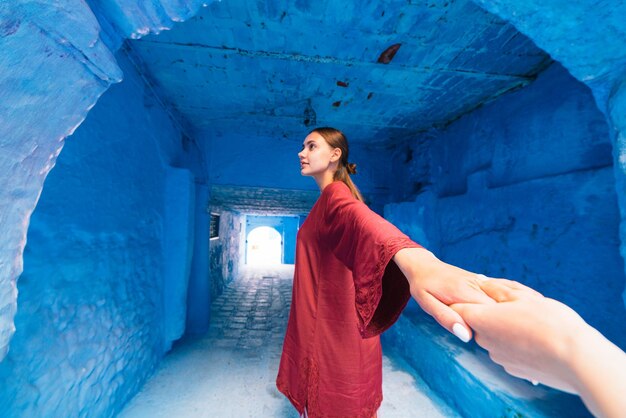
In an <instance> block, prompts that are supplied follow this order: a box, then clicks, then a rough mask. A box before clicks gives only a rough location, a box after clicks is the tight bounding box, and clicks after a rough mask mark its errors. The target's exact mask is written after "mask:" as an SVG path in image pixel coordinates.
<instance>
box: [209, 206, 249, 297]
mask: <svg viewBox="0 0 626 418" xmlns="http://www.w3.org/2000/svg"><path fill="white" fill-rule="evenodd" d="M211 213H217V214H219V215H220V226H219V229H220V235H219V237H217V238H213V239H211V241H210V244H209V247H210V262H211V267H210V271H211V298H212V299H215V298H216V297H217V296H219V295H221V294H222V292H223V291H224V287H225V286H227V285H228V284H229V283H230V282H231V281H232V280H233V279H234V278H235V277H237V274H238V273H239V267H240V265H241V263H243V261H244V260H245V258H244V256H245V244H244V241H245V239H244V230H245V228H244V223H245V216H244V215H242V214H240V213H238V212H233V211H229V210H225V209H222V208H212V209H211Z"/></svg>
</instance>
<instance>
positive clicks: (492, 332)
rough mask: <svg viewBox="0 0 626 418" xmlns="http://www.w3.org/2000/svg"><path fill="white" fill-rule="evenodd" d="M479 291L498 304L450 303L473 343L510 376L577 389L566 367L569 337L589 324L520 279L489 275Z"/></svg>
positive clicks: (571, 343)
mask: <svg viewBox="0 0 626 418" xmlns="http://www.w3.org/2000/svg"><path fill="white" fill-rule="evenodd" d="M480 287H481V289H482V290H483V291H484V292H485V293H486V294H487V295H489V296H490V297H492V298H493V299H494V300H496V301H497V302H499V303H497V304H490V305H478V304H467V303H461V304H454V305H451V308H452V309H454V310H455V311H456V312H457V313H459V314H460V315H461V316H462V317H463V318H464V319H465V321H466V322H467V323H468V324H469V325H470V327H472V329H473V330H474V332H475V339H476V342H477V343H478V345H480V346H481V347H483V348H485V349H486V350H487V351H489V356H490V357H491V359H492V360H493V361H494V362H496V363H498V364H500V365H502V366H503V367H504V369H505V370H506V371H507V372H508V373H509V374H511V375H513V376H517V377H521V378H524V379H528V380H531V381H539V382H541V383H544V384H546V385H549V386H552V387H555V388H558V389H561V390H564V391H567V392H572V393H576V392H577V389H576V388H575V387H574V382H575V378H574V376H572V372H571V365H570V364H569V361H570V358H571V357H572V353H570V350H572V348H573V347H575V346H576V344H574V341H573V340H574V339H578V338H584V336H585V335H588V329H589V328H590V327H589V326H588V325H587V324H586V323H585V321H583V319H582V318H581V317H580V316H579V315H578V314H577V313H576V312H574V311H573V310H572V309H571V308H569V307H568V306H567V305H564V304H562V303H561V302H558V301H556V300H554V299H549V298H546V297H543V296H542V295H541V294H539V293H537V292H536V291H534V290H532V289H530V288H528V287H526V286H523V285H522V284H520V283H517V282H513V281H510V280H503V279H490V280H485V281H482V282H481V283H480Z"/></svg>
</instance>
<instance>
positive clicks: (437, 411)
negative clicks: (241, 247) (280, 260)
mask: <svg viewBox="0 0 626 418" xmlns="http://www.w3.org/2000/svg"><path fill="white" fill-rule="evenodd" d="M292 275H293V266H278V267H272V268H254V269H253V268H246V269H244V270H243V271H242V274H241V277H239V278H237V279H236V280H234V281H233V283H231V284H230V285H229V287H227V288H226V289H225V290H224V293H223V294H222V295H221V296H220V297H219V298H217V299H216V300H215V301H214V302H213V305H212V307H211V314H212V316H211V327H210V329H209V332H208V333H207V334H206V335H203V336H202V337H196V338H186V339H184V340H183V341H181V342H179V343H178V344H176V345H175V346H174V348H173V350H172V351H171V353H170V354H169V355H168V356H167V357H166V358H165V359H164V360H163V362H162V364H161V366H160V368H159V370H157V372H156V373H155V375H154V376H153V377H152V378H151V379H150V380H149V381H148V382H147V383H146V384H145V386H144V387H143V389H142V390H141V391H140V392H139V394H137V395H136V396H135V397H134V398H133V399H132V400H131V401H130V402H129V403H128V405H127V406H126V408H125V409H124V410H123V411H122V412H121V414H120V415H119V416H120V417H123V418H139V417H140V418H145V417H151V418H152V417H168V418H170V417H184V418H194V417H225V418H230V417H233V418H234V417H237V418H240V417H241V418H243V417H255V418H256V417H259V418H262V417H278V418H296V417H297V416H298V415H297V413H296V412H295V409H294V408H293V407H292V406H291V404H290V403H289V402H288V401H287V400H286V399H285V398H284V397H283V395H282V394H281V393H280V392H278V390H277V389H276V387H275V384H274V381H275V378H276V372H277V369H278V363H279V360H280V352H281V348H282V342H283V336H284V333H285V329H286V325H287V317H288V314H289V305H290V302H291V278H292ZM404 367H405V366H404V363H403V362H402V361H401V360H400V359H393V358H388V357H387V356H385V358H384V369H383V380H384V383H383V392H384V396H385V400H384V401H383V405H382V407H381V409H380V411H379V417H380V418H393V417H397V418H404V417H413V416H420V417H448V416H454V414H453V413H451V412H450V411H449V410H448V409H447V408H446V407H445V406H442V403H441V401H440V400H439V399H438V398H436V397H435V396H434V395H433V394H432V393H430V392H429V390H428V388H427V386H426V385H425V384H424V383H423V382H421V381H419V380H416V379H415V378H414V377H413V376H411V375H410V374H409V373H407V372H406V371H404V370H403V369H404Z"/></svg>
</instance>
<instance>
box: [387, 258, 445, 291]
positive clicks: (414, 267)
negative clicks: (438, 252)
mask: <svg viewBox="0 0 626 418" xmlns="http://www.w3.org/2000/svg"><path fill="white" fill-rule="evenodd" d="M393 261H394V262H395V263H396V264H397V265H398V267H399V268H400V270H401V271H402V273H403V274H404V276H405V277H406V279H407V280H408V282H409V285H410V287H411V288H412V289H413V288H416V287H419V286H420V283H421V282H423V280H424V279H425V278H426V277H429V276H432V274H433V271H434V269H435V268H436V265H437V264H439V263H441V261H440V260H439V259H438V258H437V257H435V255H434V254H433V253H431V252H430V251H428V250H427V249H425V248H403V249H401V250H400V251H398V252H397V253H396V254H395V255H394V256H393Z"/></svg>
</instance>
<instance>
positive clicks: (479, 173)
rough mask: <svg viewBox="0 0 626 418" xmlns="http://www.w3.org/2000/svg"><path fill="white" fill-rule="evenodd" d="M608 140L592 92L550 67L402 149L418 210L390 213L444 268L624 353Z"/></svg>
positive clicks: (405, 195)
mask: <svg viewBox="0 0 626 418" xmlns="http://www.w3.org/2000/svg"><path fill="white" fill-rule="evenodd" d="M610 139H611V138H610V135H609V128H608V125H607V123H606V121H605V118H604V115H603V114H602V113H600V111H599V110H598V109H597V108H596V106H595V103H594V100H593V96H592V94H591V92H590V90H589V89H588V88H587V87H586V86H584V85H582V84H581V83H579V82H577V81H576V80H575V79H573V78H572V77H571V76H570V75H569V74H568V73H567V71H565V70H564V69H563V68H562V67H561V66H559V65H558V64H555V65H553V66H552V67H551V68H550V69H549V70H547V71H546V72H544V73H542V74H541V75H540V77H539V78H538V79H537V80H536V81H535V82H534V83H533V84H532V85H530V86H529V87H527V88H525V89H523V90H520V91H518V92H516V93H513V94H510V95H508V96H505V97H503V98H501V99H499V100H498V101H496V102H493V103H490V104H487V105H485V106H483V107H482V108H481V109H478V110H476V111H475V112H473V113H471V114H468V115H466V116H464V117H463V118H461V119H459V120H458V121H456V122H454V123H452V124H451V125H450V126H449V127H448V128H447V129H445V130H443V131H441V132H432V133H429V134H427V135H424V136H423V137H420V138H415V139H413V140H411V141H409V142H407V143H406V144H405V145H404V146H403V147H399V149H398V150H397V153H396V156H395V159H396V164H395V165H396V168H397V173H398V174H397V175H398V180H401V179H402V180H403V182H402V187H398V188H397V189H396V190H395V191H394V196H395V198H396V199H398V200H401V199H411V200H414V202H409V203H403V204H395V205H389V206H388V207H387V208H386V214H387V216H388V217H389V218H390V219H391V220H392V221H393V222H395V223H397V224H398V226H400V227H401V228H403V229H404V230H406V231H407V233H410V234H411V235H412V236H414V237H415V238H416V239H417V240H418V241H421V242H425V244H426V245H427V246H428V247H430V248H431V249H432V250H434V251H435V252H436V254H438V255H439V257H440V258H442V259H444V260H445V261H447V262H450V263H452V264H456V265H459V266H462V267H464V268H467V269H470V270H473V271H477V272H482V273H485V274H487V275H491V276H494V277H508V278H511V279H515V280H519V281H522V282H524V283H527V284H529V285H530V286H532V287H535V288H537V289H538V290H540V291H541V292H543V293H544V294H546V295H547V296H551V297H554V298H557V299H559V300H562V301H563V302H565V303H567V304H568V305H570V306H572V307H573V308H574V309H576V310H577V311H578V312H580V313H581V315H582V316H583V317H584V318H585V319H586V320H587V321H588V322H589V323H591V324H592V325H594V326H596V327H598V328H599V329H600V330H601V331H602V332H603V333H605V334H606V335H607V336H608V337H609V338H610V339H612V340H613V341H615V342H617V343H619V344H621V346H622V347H624V346H626V335H624V329H623V323H624V321H626V312H625V309H624V304H623V303H622V299H621V293H622V290H623V286H624V281H625V280H624V265H623V259H622V258H621V257H620V254H619V229H618V226H619V211H618V206H617V199H616V196H615V180H614V177H613V167H612V155H611V152H612V149H611V148H612V147H611V142H610ZM418 191H419V193H417V195H416V192H418Z"/></svg>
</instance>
